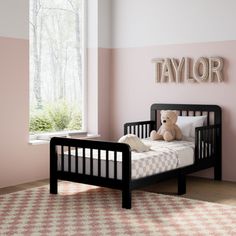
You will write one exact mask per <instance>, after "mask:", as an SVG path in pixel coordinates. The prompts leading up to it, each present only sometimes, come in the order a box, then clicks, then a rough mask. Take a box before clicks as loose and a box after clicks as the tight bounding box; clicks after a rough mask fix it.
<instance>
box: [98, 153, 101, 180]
mask: <svg viewBox="0 0 236 236" xmlns="http://www.w3.org/2000/svg"><path fill="white" fill-rule="evenodd" d="M98 176H99V177H101V150H100V149H98Z"/></svg>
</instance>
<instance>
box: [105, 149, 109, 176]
mask: <svg viewBox="0 0 236 236" xmlns="http://www.w3.org/2000/svg"><path fill="white" fill-rule="evenodd" d="M108 154H109V152H108V150H106V178H109V155H108Z"/></svg>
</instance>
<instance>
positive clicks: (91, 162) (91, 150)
mask: <svg viewBox="0 0 236 236" xmlns="http://www.w3.org/2000/svg"><path fill="white" fill-rule="evenodd" d="M90 175H93V149H92V148H91V149H90Z"/></svg>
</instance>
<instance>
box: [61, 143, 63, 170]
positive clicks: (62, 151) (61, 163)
mask: <svg viewBox="0 0 236 236" xmlns="http://www.w3.org/2000/svg"><path fill="white" fill-rule="evenodd" d="M61 170H62V171H64V146H63V145H62V146H61Z"/></svg>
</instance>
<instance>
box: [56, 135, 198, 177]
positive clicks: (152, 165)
mask: <svg viewBox="0 0 236 236" xmlns="http://www.w3.org/2000/svg"><path fill="white" fill-rule="evenodd" d="M142 141H143V142H144V143H145V144H146V145H149V146H150V151H148V152H142V153H137V152H134V151H132V153H131V160H132V165H131V166H132V173H131V177H132V179H138V178H142V177H145V176H150V175H153V174H157V173H162V172H166V171H168V170H173V169H176V168H180V167H183V166H186V165H191V164H193V160H194V143H193V142H189V141H173V142H165V141H151V140H148V139H145V140H142ZM81 156H82V150H81V149H78V166H79V168H78V172H79V173H83V169H82V168H83V164H82V163H83V160H82V157H81ZM85 156H86V174H90V150H89V149H86V150H85ZM105 160H106V152H105V151H103V150H102V151H101V176H103V177H105V176H106V161H105ZM58 169H59V170H61V158H59V161H58ZM64 171H68V155H67V153H66V152H65V154H64ZM71 171H72V172H75V153H74V151H72V154H71ZM93 175H95V176H97V175H98V151H97V150H93ZM109 178H114V152H112V151H109ZM117 178H118V179H122V153H119V152H118V153H117Z"/></svg>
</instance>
